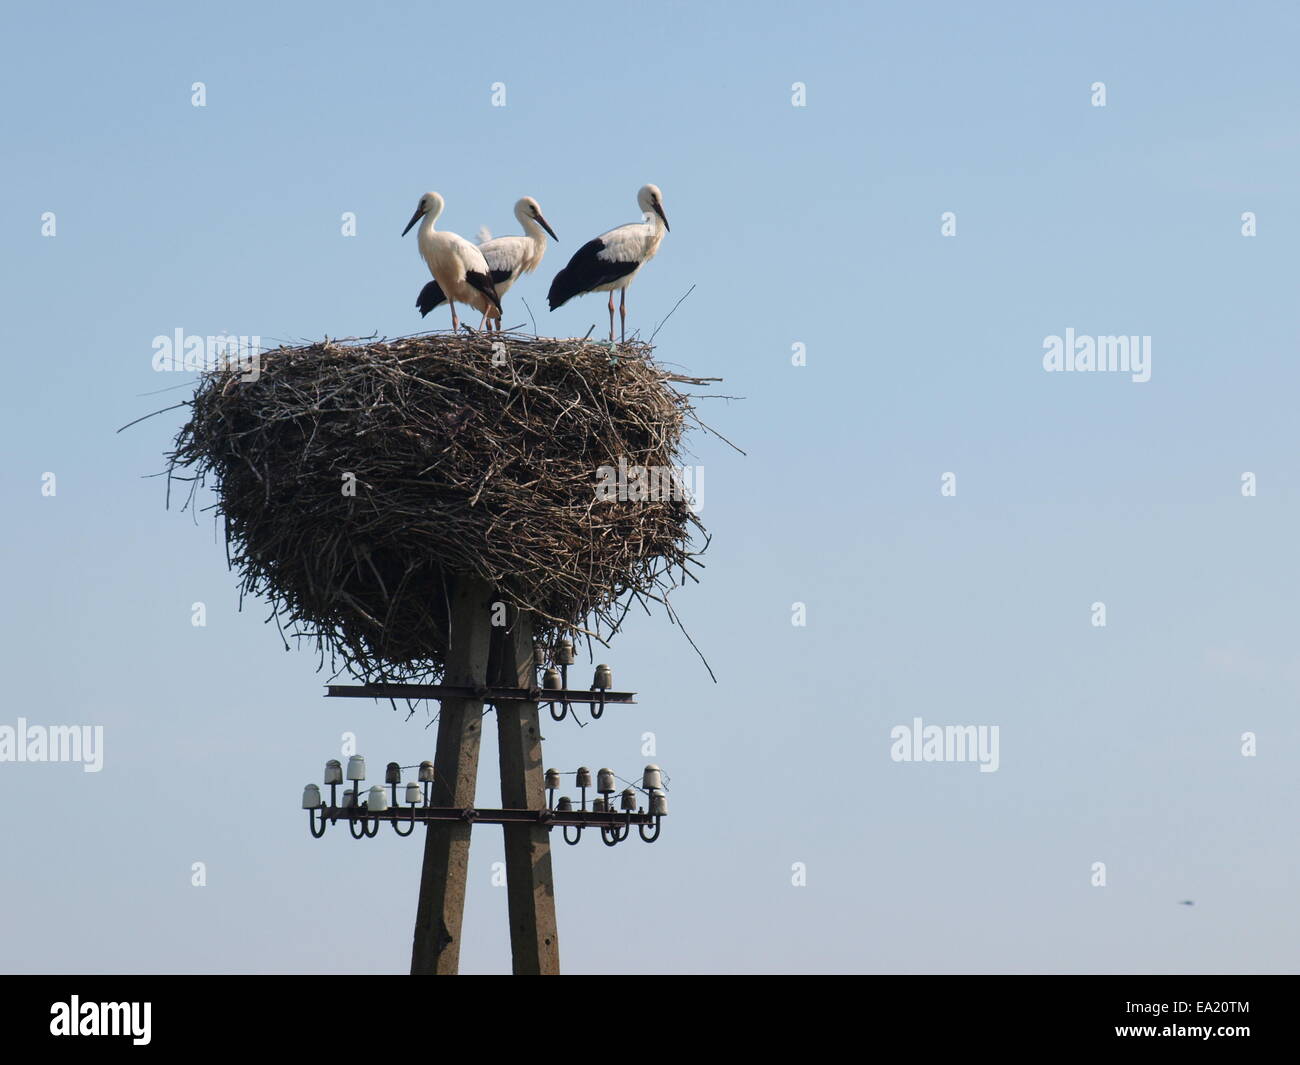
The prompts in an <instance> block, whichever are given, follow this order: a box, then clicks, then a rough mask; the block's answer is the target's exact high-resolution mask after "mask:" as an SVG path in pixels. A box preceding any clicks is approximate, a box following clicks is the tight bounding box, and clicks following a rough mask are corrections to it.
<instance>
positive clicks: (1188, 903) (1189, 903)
mask: <svg viewBox="0 0 1300 1065" xmlns="http://www.w3.org/2000/svg"><path fill="white" fill-rule="evenodd" d="M1178 905H1179V906H1195V905H1196V903H1195V902H1193V901H1192V900H1191V899H1183V901H1182V902H1180V903H1179V904H1178Z"/></svg>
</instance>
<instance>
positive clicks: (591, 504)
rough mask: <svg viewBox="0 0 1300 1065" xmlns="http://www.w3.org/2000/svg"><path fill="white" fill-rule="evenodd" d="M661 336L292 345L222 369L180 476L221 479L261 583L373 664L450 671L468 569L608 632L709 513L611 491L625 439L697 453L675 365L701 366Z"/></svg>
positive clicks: (295, 623) (177, 453)
mask: <svg viewBox="0 0 1300 1065" xmlns="http://www.w3.org/2000/svg"><path fill="white" fill-rule="evenodd" d="M494 344H500V345H502V346H504V349H505V355H504V358H503V357H502V356H501V349H500V348H497V349H496V358H495V359H494V357H493V350H494V349H493V346H494ZM652 352H653V349H652V348H651V347H650V346H649V345H648V344H643V343H637V342H634V343H629V344H624V345H622V346H620V347H619V348H618V349H617V350H616V351H612V350H611V348H610V347H609V346H608V345H605V344H601V343H596V342H593V341H583V340H548V339H536V338H525V337H521V336H518V335H515V334H506V335H505V336H504V337H502V336H501V335H500V334H497V335H495V336H488V335H485V334H476V335H472V336H451V335H430V336H421V337H414V338H408V339H402V340H395V341H390V342H365V341H354V342H349V343H345V344H344V343H339V342H331V341H328V340H327V341H325V342H324V343H319V344H310V345H307V346H305V347H298V348H280V349H278V350H276V351H271V352H268V353H266V354H264V355H263V356H262V359H261V371H260V376H258V377H257V379H256V380H252V379H250V378H251V375H248V374H246V373H243V374H241V368H240V367H238V366H234V365H232V366H231V367H230V368H228V369H219V370H216V371H213V372H210V373H208V374H206V375H205V376H204V377H203V378H202V380H201V381H200V383H199V386H198V389H197V391H196V393H195V395H194V398H193V401H192V403H191V404H190V406H191V417H190V420H189V423H188V424H187V425H185V427H184V428H183V429H181V431H180V433H179V434H178V436H177V438H176V443H175V450H174V452H173V453H172V454H171V455H170V456H169V459H170V465H169V477H177V476H179V475H178V473H177V471H178V470H183V469H188V470H189V471H190V472H189V479H191V480H192V481H193V485H192V489H193V488H197V487H198V486H199V485H201V484H203V483H205V481H209V480H210V481H211V482H212V485H213V487H214V488H215V489H216V493H217V503H216V507H217V509H218V510H219V512H220V513H221V514H222V515H223V516H224V519H225V531H226V540H227V551H228V554H229V557H230V561H231V565H232V566H233V567H234V568H236V569H237V570H238V571H239V573H240V575H241V576H242V589H241V594H245V593H248V594H254V595H259V596H262V597H264V598H265V599H267V600H269V602H270V603H271V604H272V610H273V614H274V616H275V617H276V618H277V620H278V621H279V622H280V623H281V625H282V628H283V629H284V630H285V631H286V632H288V633H289V634H290V635H294V636H297V637H300V638H301V637H307V638H310V639H313V640H315V641H316V644H317V646H318V647H319V648H320V649H321V652H322V663H323V662H324V660H325V656H326V654H328V657H329V661H330V663H331V665H333V666H334V667H335V668H336V669H338V668H339V666H340V662H339V659H341V667H342V669H346V670H347V671H348V672H349V673H351V674H352V675H353V676H356V677H360V678H362V679H367V680H372V679H380V678H386V679H417V678H431V677H438V676H441V674H442V668H443V665H444V658H445V654H446V650H447V626H448V603H449V595H450V584H451V582H452V581H453V580H454V579H455V578H456V577H457V576H458V575H472V576H475V577H478V578H481V579H483V580H486V581H489V582H491V583H492V584H493V586H494V587H495V588H496V589H497V593H498V595H499V596H500V598H501V600H502V601H504V602H507V603H509V604H511V605H512V606H514V607H517V608H520V609H525V610H529V611H532V613H533V617H534V631H535V632H536V634H537V638H538V640H539V642H541V643H542V644H543V645H547V646H553V645H554V643H555V641H556V640H558V639H559V638H560V637H561V636H562V635H574V634H578V633H584V632H585V633H587V634H588V635H590V636H594V637H596V638H597V639H600V640H602V641H603V640H605V639H607V638H608V636H609V635H610V634H612V633H613V632H614V631H615V630H616V629H617V627H618V625H619V622H620V621H621V619H622V617H623V616H624V614H625V613H626V610H627V608H628V607H629V606H630V605H631V603H632V602H633V601H635V600H638V599H639V600H641V601H642V605H645V602H644V601H645V600H647V599H650V600H657V601H659V602H661V603H665V604H666V602H667V600H666V594H667V592H668V591H669V590H670V589H671V588H673V587H675V586H677V585H678V584H680V583H684V580H685V579H687V578H690V577H691V573H690V567H691V566H692V565H693V564H695V563H694V558H695V555H696V554H697V553H698V552H697V551H695V550H694V549H693V543H692V534H693V532H695V531H698V532H699V533H701V534H702V533H703V528H702V526H700V525H699V522H698V520H697V519H696V517H695V515H694V514H693V513H692V511H691V510H690V507H689V503H688V501H687V500H685V499H684V498H681V495H682V493H681V492H664V491H660V492H657V493H651V494H652V495H657V496H658V498H650V499H641V500H637V499H635V498H631V499H627V500H613V501H610V500H606V499H601V498H599V496H598V493H597V491H596V488H597V484H598V480H599V475H598V470H599V469H600V468H601V467H615V468H617V467H618V466H619V460H620V458H621V459H623V460H624V461H625V463H626V467H627V468H629V469H630V468H633V467H655V468H658V469H661V470H662V469H665V468H669V467H680V466H681V465H682V459H681V457H680V449H681V447H682V433H683V428H684V426H685V423H686V421H687V419H688V418H691V417H693V410H692V407H691V403H690V399H689V397H688V396H686V395H684V394H682V393H681V392H679V391H678V390H677V389H676V388H674V387H673V384H672V383H671V382H674V381H678V382H680V381H688V382H691V383H698V382H696V381H695V380H694V379H690V378H681V377H678V376H677V375H674V374H670V373H667V372H665V371H664V370H662V369H661V368H659V367H658V366H657V365H656V364H655V363H654V362H652V361H651V355H652ZM244 369H246V368H244ZM352 479H355V487H354V489H353V490H352V491H351V492H349V490H348V485H349V484H350V483H352ZM651 483H653V482H651ZM660 487H661V488H662V487H663V482H662V481H661V482H660ZM632 494H633V496H635V494H636V492H635V490H634V491H633V493H632ZM674 495H675V496H677V498H673V496H674ZM665 496H667V498H664V497H665ZM191 498H193V496H192V493H191ZM702 549H703V547H702V546H701V547H700V550H702ZM668 609H669V612H670V615H671V607H669V608H668Z"/></svg>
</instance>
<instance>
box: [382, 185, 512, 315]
mask: <svg viewBox="0 0 1300 1065" xmlns="http://www.w3.org/2000/svg"><path fill="white" fill-rule="evenodd" d="M443 204H444V201H443V198H442V197H441V196H439V195H438V194H437V193H436V192H426V193H425V194H424V195H423V196H421V197H420V202H419V204H418V206H417V207H416V208H415V214H413V215H411V220H410V221H409V222H407V223H406V228H405V229H403V230H402V236H406V234H407V233H409V232H410V231H411V227H412V226H413V225H415V223H416V222H419V221H420V219H421V218H423V219H424V222H423V224H421V226H420V233H419V238H418V239H419V245H420V255H421V256H423V257H424V261H425V263H426V264H427V265H428V267H429V273H431V274H433V278H434V280H435V281H436V282H437V283H438V287H439V288H440V289H441V290H442V292H443V293H444V295H445V297H446V299H447V300H448V302H449V303H450V304H451V328H452V332H456V331H457V330H459V329H460V319H459V318H457V317H456V304H457V302H460V303H468V304H469V305H470V306H471V307H473V308H474V309H475V310H479V311H482V312H483V314H484V316H485V317H486V316H487V315H488V313H489V312H492V313H494V314H495V316H496V317H498V318H499V317H500V316H501V299H500V297H498V296H497V291H496V286H495V285H494V284H493V283H492V272H491V270H490V269H489V267H488V264H487V260H486V259H484V258H483V253H482V252H481V251H479V250H478V248H476V247H475V246H474V245H473V244H471V243H470V242H469V241H468V240H466V239H465V238H464V237H462V236H459V235H458V234H456V233H451V232H448V231H447V230H441V231H439V230H436V229H434V228H433V224H434V223H435V222H436V221H437V220H438V216H439V215H440V214H442V208H443Z"/></svg>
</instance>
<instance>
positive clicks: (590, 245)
mask: <svg viewBox="0 0 1300 1065" xmlns="http://www.w3.org/2000/svg"><path fill="white" fill-rule="evenodd" d="M636 202H637V206H638V207H640V208H641V210H642V212H643V213H644V215H645V220H644V221H642V222H632V223H630V224H628V225H625V226H619V227H618V228H617V229H611V230H610V231H609V232H608V233H602V234H601V235H600V236H598V237H597V238H596V239H595V240H589V241H587V243H586V244H584V245H583V246H582V247H581V248H579V249H578V250H577V251H576V252H574V255H573V258H572V259H570V260H569V265H568V266H566V267H565V268H564V269H563V270H561V271H560V272H559V273H558V274H556V275H555V280H554V281H552V282H551V291H550V293H549V294H548V296H547V298H548V300H549V301H550V304H551V310H555V309H556V308H557V307H563V306H564V305H565V304H566V303H568V302H569V300H571V299H573V297H574V296H583V295H586V294H587V293H588V292H608V293H609V339H610V340H613V339H614V290H615V289H617V290H618V293H619V297H618V313H619V319H620V323H621V327H622V328H621V335H622V339H623V340H627V286H628V285H630V284H631V283H632V279H633V278H634V277H636V275H637V271H639V270H640V269H641V267H643V266H644V265H645V264H646V263H648V262H649V261H650V260H651V259H653V258H654V256H655V252H657V251H658V250H659V242H660V241H661V240H663V239H664V234H665V233H666V232H668V218H667V216H666V215H665V214H664V200H663V195H662V194H661V193H660V192H659V189H658V188H657V187H656V186H654V185H643V186H641V190H640V191H639V192H638V193H637V194H636Z"/></svg>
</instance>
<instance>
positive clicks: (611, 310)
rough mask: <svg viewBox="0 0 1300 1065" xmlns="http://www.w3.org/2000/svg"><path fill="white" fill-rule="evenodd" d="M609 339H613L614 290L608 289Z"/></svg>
mask: <svg viewBox="0 0 1300 1065" xmlns="http://www.w3.org/2000/svg"><path fill="white" fill-rule="evenodd" d="M609 339H610V340H611V341H612V340H613V339H614V290H613V289H612V288H611V289H610V290H609Z"/></svg>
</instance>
